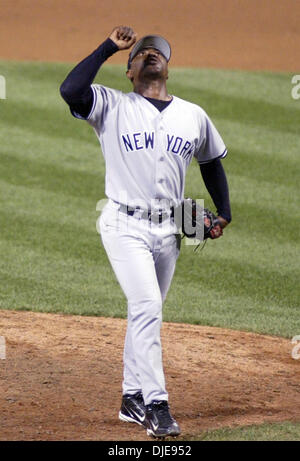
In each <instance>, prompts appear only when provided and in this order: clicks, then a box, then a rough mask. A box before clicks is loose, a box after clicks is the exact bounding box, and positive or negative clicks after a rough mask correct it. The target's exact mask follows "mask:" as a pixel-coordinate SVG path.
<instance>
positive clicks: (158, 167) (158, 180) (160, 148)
mask: <svg viewBox="0 0 300 461" xmlns="http://www.w3.org/2000/svg"><path fill="white" fill-rule="evenodd" d="M157 125H158V126H157V137H158V145H157V147H158V150H157V161H156V184H158V185H160V184H163V182H164V178H163V177H162V175H163V171H162V169H163V162H164V160H165V159H164V156H163V155H162V153H163V152H164V124H163V116H162V115H160V116H159V118H158V123H157Z"/></svg>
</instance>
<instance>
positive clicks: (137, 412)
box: [119, 392, 146, 426]
mask: <svg viewBox="0 0 300 461" xmlns="http://www.w3.org/2000/svg"><path fill="white" fill-rule="evenodd" d="M145 410H146V408H145V405H144V399H143V395H142V393H141V392H137V393H136V394H133V395H132V394H125V395H123V398H122V405H121V410H120V411H119V419H120V420H121V421H126V422H127V423H137V424H140V425H141V426H143V425H144V423H145Z"/></svg>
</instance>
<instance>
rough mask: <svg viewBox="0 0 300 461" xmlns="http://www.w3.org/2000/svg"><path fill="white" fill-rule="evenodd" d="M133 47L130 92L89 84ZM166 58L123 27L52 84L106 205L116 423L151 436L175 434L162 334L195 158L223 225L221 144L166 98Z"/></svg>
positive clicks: (166, 51) (201, 115)
mask: <svg viewBox="0 0 300 461" xmlns="http://www.w3.org/2000/svg"><path fill="white" fill-rule="evenodd" d="M133 45H134V46H133ZM132 46H133V48H132V50H131V52H130V54H129V59H128V65H127V72H126V75H127V77H128V78H129V80H130V81H131V82H132V85H133V91H132V92H130V93H126V94H125V93H123V92H121V91H119V90H116V89H111V88H108V87H105V86H103V85H99V84H93V80H94V78H95V76H96V74H97V72H98V71H99V69H100V66H101V65H102V64H103V62H104V61H105V60H106V59H108V58H109V57H110V56H111V55H112V54H114V53H116V52H118V51H119V50H127V49H129V48H131V47H132ZM170 56H171V48H170V45H169V43H168V42H167V40H165V39H164V38H163V37H160V36H157V35H148V36H146V37H143V38H141V39H140V40H139V41H137V42H136V34H135V33H134V31H133V30H132V29H131V28H130V27H124V26H119V27H116V28H114V30H113V31H112V33H111V35H110V36H109V38H107V39H106V40H105V41H104V42H103V43H102V44H101V45H100V46H99V47H98V48H97V49H96V50H95V51H94V52H93V53H92V54H90V55H89V56H88V57H87V58H85V59H84V60H83V61H81V62H80V63H79V64H78V65H77V66H76V67H75V68H74V69H73V70H72V71H71V72H70V73H69V75H68V76H67V78H66V79H65V81H64V82H63V83H62V85H61V87H60V92H61V95H62V97H63V99H64V100H65V101H66V102H67V103H68V105H69V106H70V110H71V113H72V115H73V116H75V117H77V118H79V119H83V120H86V121H87V122H88V123H89V124H90V125H91V126H92V127H93V128H94V131H95V133H96V136H97V138H98V139H99V142H100V144H101V148H102V152H103V155H104V159H105V164H106V177H105V193H106V195H107V197H108V203H107V205H106V206H105V207H104V210H103V211H102V214H101V217H100V232H101V238H102V242H103V245H104V247H105V250H106V252H107V256H108V258H109V261H110V263H111V266H112V268H113V270H114V273H115V275H116V277H117V280H118V282H119V284H120V286H121V288H122V290H123V292H124V294H125V296H126V298H127V302H128V322H127V332H126V338H125V345H124V356H123V359H124V373H123V385H122V390H123V398H122V404H121V409H120V412H119V418H120V419H121V420H123V421H126V422H134V423H137V424H140V425H142V426H144V427H145V428H146V430H147V434H148V435H150V436H154V437H166V436H177V435H178V434H180V428H179V425H178V423H177V422H176V420H175V419H174V418H173V417H172V415H171V413H170V409H169V404H168V400H169V398H168V392H167V390H166V383H165V377H164V371H163V364H162V350H161V338H160V329H161V323H162V305H163V302H164V300H165V298H166V295H167V292H168V289H169V287H170V284H171V280H172V277H173V274H174V270H175V264H176V259H177V257H178V255H179V250H180V235H179V232H178V228H177V226H176V224H175V222H174V219H173V216H174V213H173V210H174V207H177V206H179V205H180V203H182V201H183V198H184V195H183V194H184V182H185V174H186V170H187V168H188V166H189V164H190V163H191V161H192V159H193V158H194V157H195V159H196V161H197V162H198V163H199V165H200V170H201V174H202V177H203V180H204V183H205V186H206V188H207V190H208V191H209V193H210V195H211V197H212V200H213V201H214V204H215V206H216V209H217V214H218V220H219V223H220V225H221V228H224V227H225V226H226V225H227V224H228V223H229V222H230V221H231V212H230V202H229V193H228V185H227V180H226V176H225V172H224V169H223V166H222V162H221V161H220V159H222V158H223V157H225V156H226V153H227V150H226V147H225V145H224V142H223V140H222V138H221V136H220V134H219V133H218V131H217V129H216V128H215V126H214V124H213V123H212V121H211V120H210V118H209V117H208V115H207V114H206V112H205V111H204V110H203V109H202V108H200V107H199V106H197V105H195V104H192V103H190V102H187V101H184V100H182V99H180V98H178V97H176V96H174V95H170V94H169V93H168V90H167V86H166V82H167V79H168V62H169V60H170ZM215 236H216V237H218V236H219V235H215Z"/></svg>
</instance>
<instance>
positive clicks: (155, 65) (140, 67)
mask: <svg viewBox="0 0 300 461" xmlns="http://www.w3.org/2000/svg"><path fill="white" fill-rule="evenodd" d="M127 77H128V78H129V79H130V80H131V81H132V82H134V81H135V80H136V79H137V80H140V81H143V80H146V79H147V80H148V79H153V80H156V79H158V78H159V79H165V80H166V79H167V78H168V63H167V60H166V58H165V57H164V56H163V55H162V54H161V53H160V52H159V51H158V50H156V49H155V48H144V49H143V50H140V51H139V52H138V54H137V55H136V56H135V57H134V59H133V60H132V61H131V66H130V69H129V70H128V71H127Z"/></svg>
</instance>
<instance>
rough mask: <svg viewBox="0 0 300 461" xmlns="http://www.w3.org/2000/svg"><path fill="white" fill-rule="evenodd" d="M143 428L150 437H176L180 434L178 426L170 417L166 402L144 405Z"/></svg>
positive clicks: (156, 401)
mask: <svg viewBox="0 0 300 461" xmlns="http://www.w3.org/2000/svg"><path fill="white" fill-rule="evenodd" d="M145 427H146V428H147V434H148V435H151V436H152V437H170V436H172V437H176V436H177V435H179V434H180V428H179V425H178V424H177V422H176V421H175V419H174V418H172V416H171V415H170V411H169V405H168V402H167V401H166V400H155V401H153V402H152V403H151V404H150V405H146V419H145Z"/></svg>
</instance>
